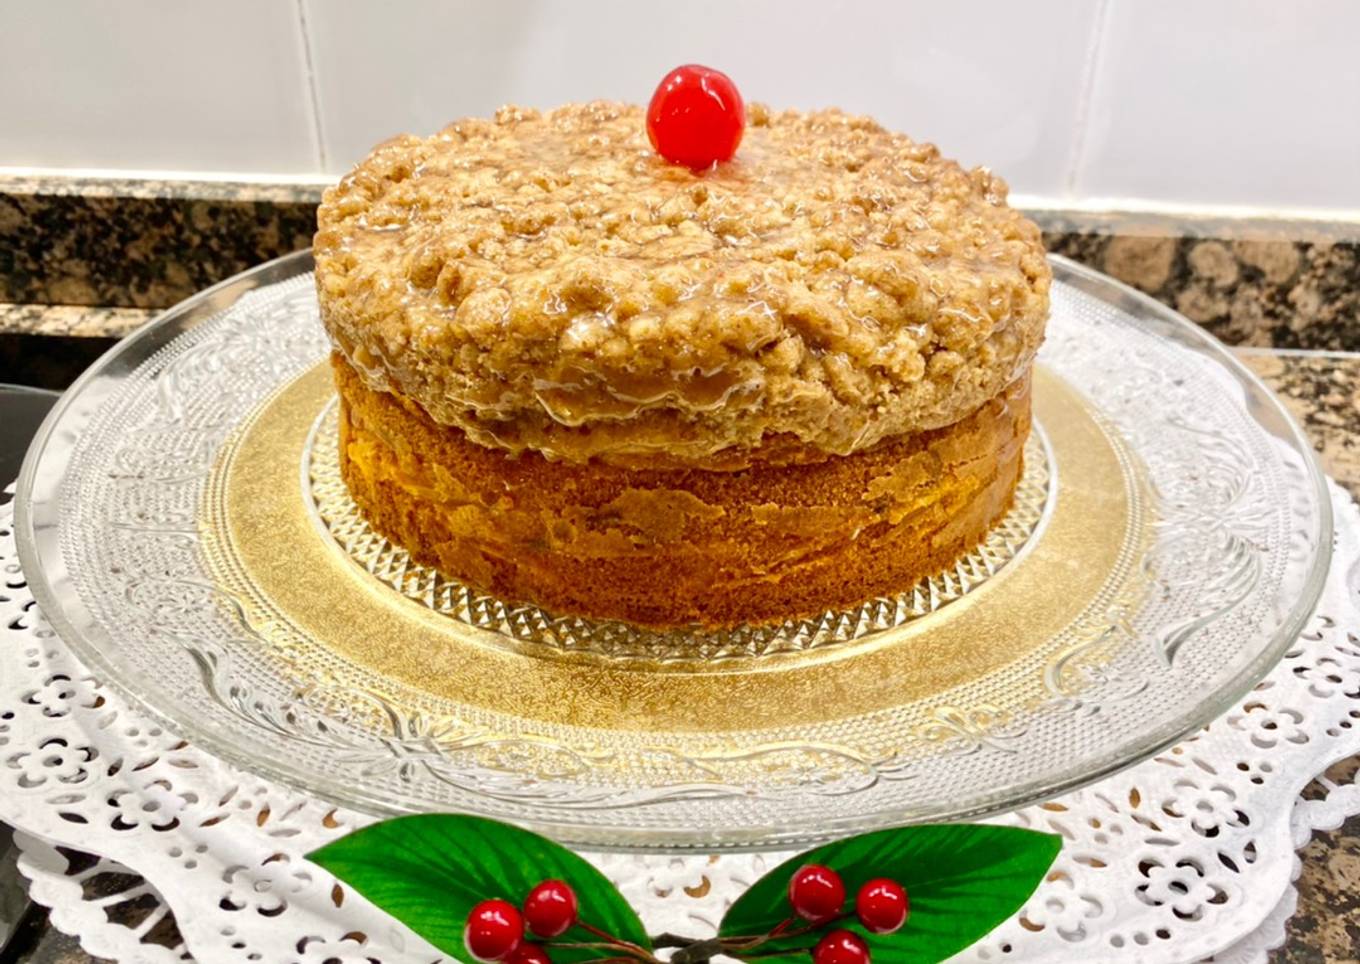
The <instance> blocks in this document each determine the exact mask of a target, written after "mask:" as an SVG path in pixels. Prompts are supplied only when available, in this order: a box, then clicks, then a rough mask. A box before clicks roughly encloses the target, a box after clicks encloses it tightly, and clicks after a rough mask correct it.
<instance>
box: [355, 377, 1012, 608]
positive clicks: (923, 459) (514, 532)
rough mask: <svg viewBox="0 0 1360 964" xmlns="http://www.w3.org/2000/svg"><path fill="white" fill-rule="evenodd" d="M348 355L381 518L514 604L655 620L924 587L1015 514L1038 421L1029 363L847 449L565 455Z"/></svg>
mask: <svg viewBox="0 0 1360 964" xmlns="http://www.w3.org/2000/svg"><path fill="white" fill-rule="evenodd" d="M334 361H335V366H334V367H335V374H336V381H337V385H338V387H339V390H340V398H341V470H342V473H343V475H344V478H345V481H346V483H347V484H348V486H349V489H350V492H351V494H352V495H353V497H354V499H355V501H356V503H357V504H358V505H359V507H360V509H361V510H362V511H363V512H364V514H365V516H366V517H367V518H368V519H369V521H370V523H371V524H372V525H373V526H374V527H375V528H376V529H377V530H378V531H379V532H382V533H383V534H384V535H386V536H388V537H389V538H391V539H393V540H394V541H395V542H397V543H398V544H400V545H402V546H403V547H405V548H406V549H407V550H408V551H409V552H410V553H411V555H412V556H413V557H414V558H415V559H416V560H417V561H419V562H421V563H424V564H427V565H432V566H435V567H436V568H438V569H440V570H441V571H443V572H445V573H447V574H449V575H451V576H453V577H455V578H457V579H460V580H462V581H464V582H465V583H467V584H468V585H470V586H473V587H474V588H477V589H479V590H481V591H484V592H488V593H492V594H494V595H497V596H499V597H501V598H503V599H507V600H513V601H532V602H535V603H537V604H538V605H541V606H543V607H544V608H546V609H549V610H551V611H556V612H559V613H564V614H573V615H582V616H589V617H594V618H606V619H622V620H626V621H629V622H632V623H636V624H642V625H652V626H676V625H685V624H691V623H698V624H702V625H705V626H710V627H717V626H733V625H737V624H741V623H749V622H762V621H769V620H776V619H786V618H791V617H797V616H809V615H815V614H816V613H818V612H821V611H823V610H826V609H829V608H840V607H846V606H851V605H854V604H857V603H859V602H862V601H863V600H865V599H867V598H873V597H875V596H882V595H889V594H893V593H897V592H901V591H904V590H906V589H909V588H911V587H912V586H913V585H915V584H916V582H918V581H919V580H920V579H921V578H923V577H925V576H928V575H931V574H933V573H935V572H938V571H940V570H941V569H943V568H945V567H946V566H948V565H950V564H952V563H953V562H954V560H955V559H957V558H958V556H959V555H961V554H962V553H964V552H967V551H968V550H969V549H971V548H972V547H973V546H975V545H976V544H977V543H979V542H980V541H981V540H982V539H983V538H984V537H985V536H986V533H987V532H988V530H989V529H990V528H991V527H992V526H993V525H994V524H995V523H996V522H997V521H998V520H999V519H1000V518H1001V516H1002V515H1003V514H1004V513H1005V511H1006V509H1007V508H1008V507H1009V504H1010V500H1011V496H1012V493H1013V491H1014V488H1015V486H1016V484H1017V482H1018V480H1019V477H1020V472H1021V468H1022V464H1021V462H1022V452H1023V448H1024V442H1025V439H1026V437H1027V435H1028V432H1029V424H1030V397H1029V375H1028V372H1026V373H1025V375H1024V376H1023V377H1021V378H1020V379H1018V380H1016V381H1014V382H1013V383H1011V384H1010V385H1009V386H1007V387H1006V388H1005V389H1004V390H1003V391H1002V392H1000V393H999V394H998V395H997V396H995V397H994V398H992V399H990V400H988V401H987V402H985V403H984V404H983V405H982V406H981V407H979V408H977V409H976V410H975V411H973V412H971V413H969V414H968V415H966V417H964V418H962V419H960V420H959V421H957V422H955V423H954V424H951V425H948V426H944V427H941V428H937V429H932V430H928V431H923V432H919V433H913V434H910V435H907V436H903V437H898V438H893V439H889V440H885V441H883V442H881V443H879V444H878V445H875V446H873V447H870V448H866V449H864V450H862V451H858V452H856V453H855V454H853V455H849V456H829V455H826V454H825V453H822V452H819V451H818V450H816V449H801V450H800V449H799V447H798V445H797V443H796V442H790V441H788V440H785V444H783V445H779V444H774V445H771V446H770V447H769V452H768V453H767V452H765V451H763V450H762V449H755V450H752V451H751V452H749V453H747V454H746V456H744V457H743V458H740V459H734V460H732V462H731V464H730V465H729V466H728V467H727V468H726V469H721V468H712V467H710V468H707V469H696V468H690V467H670V468H656V467H652V468H638V467H634V468H629V467H622V466H619V465H612V464H608V463H603V462H599V461H595V462H588V463H572V462H560V461H552V460H549V459H547V458H545V457H543V456H542V455H540V454H538V453H535V452H525V453H523V454H521V455H518V456H509V455H507V454H506V453H505V452H503V451H501V450H497V449H492V448H487V447H485V446H483V445H480V444H478V443H476V442H474V441H472V440H471V439H469V437H468V435H467V433H466V432H464V431H463V430H462V429H460V428H457V427H451V426H445V425H441V424H439V423H437V422H436V421H435V420H433V419H432V418H430V416H429V415H428V414H427V413H426V412H425V411H424V410H423V409H422V408H421V407H420V406H419V405H418V404H417V403H415V402H414V401H412V400H411V399H409V398H404V397H402V396H401V395H399V394H394V393H389V392H382V391H375V390H373V389H372V388H371V387H370V386H369V384H368V383H367V382H366V380H365V379H363V378H362V377H361V376H360V375H359V374H358V373H357V372H356V371H354V369H353V368H352V367H351V366H350V365H349V364H348V363H347V362H346V361H345V360H344V359H343V358H342V357H341V356H339V355H337V356H336V357H335V359H334ZM767 454H768V455H769V456H770V458H766V455H767Z"/></svg>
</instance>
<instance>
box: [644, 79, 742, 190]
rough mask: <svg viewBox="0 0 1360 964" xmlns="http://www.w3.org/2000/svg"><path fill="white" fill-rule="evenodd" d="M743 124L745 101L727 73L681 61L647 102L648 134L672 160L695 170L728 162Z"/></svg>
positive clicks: (657, 146)
mask: <svg viewBox="0 0 1360 964" xmlns="http://www.w3.org/2000/svg"><path fill="white" fill-rule="evenodd" d="M745 128H746V105H745V104H743V103H742V100H741V94H739V93H737V85H736V84H734V83H732V78H730V77H728V76H727V75H726V74H724V73H723V72H722V71H718V70H714V69H713V68H712V67H701V66H699V65H698V64H686V65H685V66H683V67H676V68H675V69H674V70H672V71H671V72H670V73H669V74H667V75H666V76H665V77H663V78H662V79H661V83H660V84H658V85H657V88H656V93H654V94H653V95H652V102H651V103H650V104H648V105H647V136H648V137H649V138H650V139H651V141H652V147H654V148H656V152H657V153H658V154H660V155H661V156H662V157H664V158H665V159H666V160H668V161H670V162H671V163H672V164H683V165H685V167H688V168H690V169H692V170H695V171H702V170H704V169H705V168H709V167H712V166H713V165H714V164H715V163H717V162H718V161H729V160H731V159H732V155H733V154H735V153H736V152H737V145H738V144H740V143H741V135H742V131H744V130H745Z"/></svg>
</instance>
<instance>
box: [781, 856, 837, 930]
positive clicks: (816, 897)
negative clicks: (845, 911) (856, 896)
mask: <svg viewBox="0 0 1360 964" xmlns="http://www.w3.org/2000/svg"><path fill="white" fill-rule="evenodd" d="M789 903H790V904H792V905H793V912H794V913H795V914H797V915H798V916H799V917H801V918H803V920H805V921H811V922H812V923H814V924H824V923H826V922H827V921H829V920H831V919H832V918H835V917H839V916H840V913H841V907H842V906H844V904H845V884H843V883H841V878H840V874H838V873H836V872H835V871H834V870H832V869H831V868H830V867H823V866H821V865H820V864H808V865H807V866H806V867H803V868H800V869H799V870H798V871H797V872H796V873H795V874H794V875H793V876H792V877H791V878H789Z"/></svg>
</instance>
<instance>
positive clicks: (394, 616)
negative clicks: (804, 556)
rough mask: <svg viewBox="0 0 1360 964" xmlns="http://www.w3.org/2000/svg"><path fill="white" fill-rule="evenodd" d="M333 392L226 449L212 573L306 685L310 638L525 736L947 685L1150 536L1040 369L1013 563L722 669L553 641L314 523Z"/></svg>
mask: <svg viewBox="0 0 1360 964" xmlns="http://www.w3.org/2000/svg"><path fill="white" fill-rule="evenodd" d="M333 394H334V391H333V387H332V383H331V374H330V370H329V367H328V366H327V365H325V364H324V363H323V364H318V365H317V366H316V367H314V368H312V369H310V370H309V371H307V372H306V373H304V374H303V375H301V376H299V377H298V378H296V379H294V380H293V381H291V382H289V383H287V384H285V385H284V386H282V387H281V388H280V389H279V390H278V391H277V392H276V393H275V394H274V395H273V396H271V397H270V398H268V399H266V400H264V401H263V402H262V403H261V404H260V405H259V406H258V408H257V409H256V411H255V412H254V413H253V414H252V415H251V417H250V418H249V419H247V420H246V421H245V423H244V424H243V425H242V426H241V427H240V428H239V429H238V430H237V431H236V432H235V433H234V435H233V436H232V437H231V438H230V439H229V440H228V442H227V444H226V445H224V447H223V450H222V452H221V454H220V456H219V458H218V460H217V464H216V466H215V468H214V471H213V477H212V479H211V482H210V485H209V487H208V495H207V498H206V500H205V503H204V507H203V511H202V516H201V520H200V533H201V536H202V543H203V547H204V551H205V555H206V558H207V559H208V562H209V567H210V569H211V570H212V572H213V574H214V577H215V578H216V579H219V580H220V582H221V585H222V586H223V587H224V588H226V589H227V590H229V591H230V592H231V593H232V594H233V595H234V596H235V597H236V602H235V603H234V604H235V605H240V606H242V607H244V608H245V609H246V610H247V611H246V612H245V616H246V618H247V619H248V621H249V623H250V625H251V626H252V627H253V628H254V629H255V630H256V631H257V632H258V633H259V635H260V637H261V638H262V639H263V640H265V641H266V651H265V652H263V653H261V654H260V656H261V657H262V658H269V659H277V660H283V661H285V662H294V661H296V663H297V665H298V668H299V672H298V678H299V680H300V682H299V685H300V686H302V685H311V684H304V683H303V682H301V680H302V679H303V678H304V677H305V678H306V679H309V680H312V681H314V680H315V678H316V674H317V672H318V667H317V662H318V658H317V654H316V652H315V650H314V647H311V646H309V647H307V648H306V649H307V651H306V652H303V651H301V650H300V649H299V646H298V644H297V641H298V640H309V641H320V642H321V643H322V644H324V646H325V647H326V648H327V649H328V650H329V652H330V653H331V654H332V655H333V656H334V657H338V658H340V659H342V660H346V661H349V662H350V663H352V664H353V665H355V666H359V667H363V668H366V669H368V670H370V671H374V672H376V673H378V674H380V675H381V677H383V678H385V679H386V680H389V681H391V683H392V693H390V694H385V698H395V699H398V700H400V701H404V702H406V703H410V704H422V703H425V702H427V699H428V702H429V705H430V706H431V707H432V708H433V707H440V706H444V707H447V706H448V702H447V701H453V703H454V704H456V705H457V706H459V707H462V708H465V709H466V710H467V711H468V712H470V713H474V714H476V715H478V716H479V717H482V716H483V715H485V717H486V718H501V719H503V720H506V721H515V722H514V723H513V724H512V726H513V728H514V729H515V732H516V735H517V736H519V737H521V738H522V737H524V736H525V735H532V733H526V728H527V729H528V730H534V729H538V728H541V729H542V732H543V733H544V734H545V735H547V734H552V736H553V738H554V739H555V738H557V737H558V736H560V735H562V734H563V732H564V731H563V730H562V729H561V728H570V729H575V728H586V729H594V730H600V729H603V730H617V731H630V732H637V731H645V732H648V733H651V734H653V735H655V736H656V737H658V738H660V737H662V735H663V734H667V733H673V734H676V735H677V737H678V736H680V735H681V734H688V735H689V737H690V738H691V739H692V738H694V737H699V738H700V739H701V740H702V738H703V736H704V735H711V736H712V737H713V738H714V740H715V742H716V743H717V744H719V745H721V744H722V743H724V742H725V741H724V739H723V734H725V733H735V732H738V731H751V730H754V729H762V728H782V727H789V726H800V725H809V724H811V725H816V724H820V723H830V722H833V721H836V720H844V719H846V718H849V717H858V716H864V715H866V714H873V713H875V712H878V711H887V710H892V709H893V708H896V707H901V706H902V705H903V704H909V703H911V702H914V701H918V700H927V699H934V698H940V697H947V695H948V692H949V691H950V690H952V689H954V688H955V687H958V686H961V685H964V684H969V683H972V682H974V681H977V680H979V679H981V678H983V677H987V676H989V675H993V674H997V673H998V671H1000V670H1003V669H1004V668H1005V667H1006V666H1008V665H1011V664H1015V663H1017V662H1019V661H1021V660H1026V659H1032V658H1033V657H1034V656H1035V655H1036V654H1035V653H1034V650H1035V648H1036V647H1039V646H1053V645H1055V640H1057V639H1058V638H1059V636H1060V632H1061V630H1062V629H1063V627H1065V626H1068V625H1070V624H1071V623H1072V622H1073V621H1074V620H1077V619H1078V618H1079V617H1081V615H1082V613H1083V612H1084V611H1085V610H1087V609H1088V608H1089V607H1090V606H1091V604H1092V602H1093V600H1095V599H1097V598H1099V597H1105V596H1108V594H1109V593H1110V592H1111V591H1114V588H1115V587H1113V585H1112V580H1114V578H1115V574H1116V573H1117V572H1118V571H1119V570H1120V569H1121V568H1122V565H1121V560H1127V559H1128V558H1129V556H1130V554H1136V552H1137V551H1138V547H1136V546H1133V545H1131V544H1130V541H1131V539H1132V538H1133V537H1134V536H1133V533H1135V532H1139V531H1144V532H1145V531H1146V529H1145V528H1144V527H1143V526H1135V525H1131V524H1130V513H1131V512H1132V511H1133V510H1132V508H1131V506H1132V504H1133V503H1132V502H1131V499H1130V493H1129V491H1128V488H1127V486H1128V480H1129V477H1130V470H1129V462H1128V460H1127V458H1125V457H1124V455H1123V453H1122V451H1121V447H1120V443H1118V442H1117V441H1116V440H1115V439H1114V438H1113V437H1112V436H1111V435H1110V434H1109V433H1107V432H1106V431H1105V430H1104V429H1103V428H1102V426H1101V425H1100V424H1099V423H1098V421H1097V420H1096V419H1095V418H1094V417H1093V416H1092V414H1091V412H1090V410H1089V408H1088V406H1087V405H1086V404H1085V403H1084V401H1083V400H1082V398H1081V396H1079V395H1078V394H1077V393H1075V392H1074V391H1072V390H1071V389H1070V388H1069V387H1068V386H1067V385H1065V384H1064V382H1063V381H1062V380H1061V379H1060V378H1058V377H1057V376H1055V375H1053V374H1052V373H1050V372H1048V371H1046V370H1044V369H1043V368H1042V367H1039V368H1036V372H1035V386H1034V405H1035V416H1036V422H1037V423H1038V424H1039V425H1041V426H1042V429H1043V431H1044V433H1045V434H1046V437H1047V441H1048V444H1049V446H1050V451H1051V462H1052V465H1051V470H1052V471H1053V473H1054V478H1053V479H1052V481H1051V484H1052V485H1053V486H1054V487H1055V489H1056V492H1055V496H1054V499H1053V502H1052V505H1051V510H1050V512H1049V515H1048V517H1047V518H1046V519H1045V520H1044V523H1043V525H1042V526H1041V528H1040V529H1039V530H1038V531H1036V532H1035V534H1034V535H1033V536H1032V537H1031V542H1030V544H1028V545H1026V546H1025V549H1024V551H1023V552H1022V554H1021V555H1020V556H1019V557H1017V558H1016V559H1015V560H1013V561H1012V562H1011V563H1009V564H1008V565H1006V566H1005V567H1004V568H1003V569H1002V570H1001V572H1000V573H998V574H997V575H995V576H994V577H992V578H990V579H988V580H987V581H986V582H984V583H983V584H982V585H980V586H979V587H977V588H976V589H975V590H973V591H971V592H969V593H968V594H966V595H964V596H963V597H961V598H959V599H957V600H955V601H953V602H951V603H950V604H949V605H948V606H946V607H944V608H943V609H941V610H940V611H938V612H934V613H931V614H929V615H927V616H925V617H923V618H920V619H915V620H912V621H910V622H907V623H905V624H903V625H901V626H896V627H893V628H890V629H887V630H884V631H881V632H878V633H875V634H873V635H870V636H868V637H867V638H864V639H861V640H855V641H851V642H847V643H841V644H837V645H833V646H825V647H817V648H814V649H811V650H808V651H805V652H793V653H777V654H770V655H763V656H759V657H753V658H729V659H723V660H721V661H714V662H711V663H705V662H703V661H697V660H696V661H682V662H679V663H676V662H671V661H668V662H661V661H648V660H639V659H628V660H619V659H614V658H610V657H605V656H599V655H594V654H591V653H588V652H560V651H553V650H550V649H547V648H545V647H542V646H538V645H535V644H533V643H531V642H523V641H516V640H514V639H513V638H511V637H509V636H506V635H503V634H497V633H493V632H490V631H488V630H484V629H480V628H478V627H475V626H470V625H467V624H465V623H461V622H458V621H456V620H453V619H450V618H449V617H448V616H447V615H444V614H442V613H439V612H436V611H434V610H432V609H430V608H429V607H427V606H423V605H421V604H420V603H419V602H417V601H415V600H412V599H410V598H406V597H405V596H403V595H402V594H400V593H398V592H396V591H394V590H393V589H392V588H390V587H389V586H387V585H384V584H383V583H381V582H379V581H378V580H377V579H375V578H374V577H373V576H371V575H370V574H369V573H368V572H366V571H364V570H362V569H361V568H360V567H359V566H357V565H356V564H355V563H354V561H353V560H352V559H350V558H349V557H348V556H347V555H346V554H345V552H344V550H343V549H342V548H341V547H340V546H339V545H338V544H337V543H336V541H335V540H334V539H332V538H331V537H330V536H329V534H328V533H326V532H325V531H324V530H323V529H322V528H321V527H319V526H318V524H317V521H316V519H315V518H314V516H313V514H312V512H311V511H310V510H309V506H308V495H307V492H306V487H307V478H306V471H305V458H304V456H305V448H306V445H307V441H308V435H309V432H310V431H311V430H312V427H313V425H314V423H315V422H316V420H317V417H318V414H319V413H320V412H321V411H322V409H323V408H324V407H325V406H326V405H327V403H328V402H329V401H330V400H331V398H332V397H333ZM1052 655H1053V654H1049V659H1042V660H1039V661H1038V662H1037V665H1040V666H1042V665H1044V664H1045V663H1047V662H1049V660H1050V659H1051V657H1052ZM304 668H305V672H304V671H303V670H304ZM1003 675H1005V677H1006V678H1007V679H1008V681H1009V686H1010V687H1011V689H1010V691H1009V692H1008V693H1007V695H1006V699H1005V700H1004V702H1005V703H1006V704H1007V705H1009V706H1012V707H1015V706H1023V705H1027V704H1032V703H1037V702H1038V701H1040V700H1042V699H1044V698H1045V697H1049V696H1051V695H1052V694H1051V691H1049V690H1047V689H1045V687H1044V685H1043V680H1042V678H1041V676H1040V674H1038V673H1030V674H1015V673H1005V674H1003ZM393 694H395V696H394V695H393ZM965 709H966V708H965ZM431 712H437V711H436V710H434V709H432V710H431ZM682 739H683V738H682ZM866 739H869V740H870V741H872V736H871V735H870V734H866ZM568 742H571V741H568ZM703 742H705V743H707V742H708V741H706V740H703Z"/></svg>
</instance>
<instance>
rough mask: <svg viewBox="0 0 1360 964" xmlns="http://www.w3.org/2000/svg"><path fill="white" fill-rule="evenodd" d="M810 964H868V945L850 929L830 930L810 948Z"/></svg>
mask: <svg viewBox="0 0 1360 964" xmlns="http://www.w3.org/2000/svg"><path fill="white" fill-rule="evenodd" d="M812 964H869V945H868V944H866V943H864V938H862V937H860V936H859V935H858V934H855V933H853V932H851V931H841V930H837V931H832V932H831V933H830V934H827V935H826V936H825V937H823V938H822V939H821V940H819V941H818V942H817V946H816V947H814V948H813V949H812Z"/></svg>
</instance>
